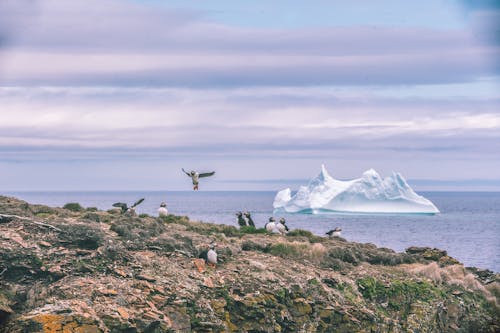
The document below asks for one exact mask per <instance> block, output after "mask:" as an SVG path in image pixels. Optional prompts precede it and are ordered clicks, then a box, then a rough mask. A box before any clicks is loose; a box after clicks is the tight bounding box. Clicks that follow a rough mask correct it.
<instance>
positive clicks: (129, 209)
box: [113, 198, 144, 216]
mask: <svg viewBox="0 0 500 333" xmlns="http://www.w3.org/2000/svg"><path fill="white" fill-rule="evenodd" d="M143 201H144V198H141V199H139V200H137V201H136V202H134V204H133V205H132V206H131V207H128V205H127V204H126V203H123V202H117V203H114V204H113V207H119V208H121V210H122V214H125V213H127V214H129V215H131V216H135V215H136V213H135V207H137V206H139V205H140V204H141V203H142V202H143Z"/></svg>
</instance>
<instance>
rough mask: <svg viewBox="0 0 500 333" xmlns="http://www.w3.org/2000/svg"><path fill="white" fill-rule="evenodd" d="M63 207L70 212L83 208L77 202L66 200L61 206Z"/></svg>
mask: <svg viewBox="0 0 500 333" xmlns="http://www.w3.org/2000/svg"><path fill="white" fill-rule="evenodd" d="M63 208H64V209H67V210H70V211H72V212H81V211H83V210H84V208H83V207H82V206H81V205H80V204H79V203H78V202H68V203H67V204H65V205H64V206H63Z"/></svg>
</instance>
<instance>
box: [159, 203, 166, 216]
mask: <svg viewBox="0 0 500 333" xmlns="http://www.w3.org/2000/svg"><path fill="white" fill-rule="evenodd" d="M167 215H168V209H167V204H166V203H165V202H162V203H161V204H160V208H158V216H167Z"/></svg>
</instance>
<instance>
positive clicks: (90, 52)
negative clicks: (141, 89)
mask: <svg viewBox="0 0 500 333" xmlns="http://www.w3.org/2000/svg"><path fill="white" fill-rule="evenodd" d="M23 8H24V7H23ZM27 15H28V14H27V13H26V10H19V9H17V10H13V13H11V15H8V17H9V22H10V23H9V26H10V27H13V29H14V28H15V27H18V26H21V25H23V26H25V25H26V24H25V21H26V16H27ZM6 16H7V15H6ZM90 22H91V23H90ZM0 52H1V49H0ZM1 53H3V58H5V61H6V65H5V67H6V68H5V69H4V72H3V75H1V77H3V79H2V80H1V81H0V83H2V84H4V85H89V86H91V85H111V86H116V85H123V86H183V87H213V86H220V87H233V86H257V85H269V86H285V85H287V86H312V85H372V84H382V85H389V84H429V83H450V82H471V81H473V80H475V79H477V78H479V77H482V76H488V75H491V73H494V67H493V65H491V66H490V65H489V62H488V60H489V59H495V58H499V57H500V51H499V50H497V49H496V48H492V47H487V46H485V45H482V44H480V43H477V42H476V41H475V37H474V36H473V35H472V34H470V33H468V32H466V31H437V30H426V29H411V28H404V29H402V28H387V27H374V28H370V27H349V28H323V29H302V30H299V29H296V30H276V29H265V30H258V29H242V28H235V27H228V26H223V25H220V24H216V23H213V22H209V21H207V20H205V18H204V17H203V15H202V14H201V13H193V12H186V11H179V10H172V9H167V8H163V7H157V8H152V7H148V6H142V5H140V4H134V3H129V2H123V1H120V2H119V1H113V0H106V1H97V0H93V1H90V3H89V2H88V1H85V2H84V1H72V2H71V3H66V2H61V1H52V0H51V1H44V2H42V3H41V5H40V10H39V13H38V16H37V18H36V19H33V20H32V21H30V24H28V26H27V27H25V28H23V29H22V33H20V34H19V36H18V38H16V40H15V42H12V43H11V46H10V47H9V48H5V47H4V48H3V52H1ZM40 62H43V64H44V66H39V63H40Z"/></svg>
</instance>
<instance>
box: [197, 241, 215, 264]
mask: <svg viewBox="0 0 500 333" xmlns="http://www.w3.org/2000/svg"><path fill="white" fill-rule="evenodd" d="M216 246H217V244H216V243H212V244H210V245H209V247H208V250H203V251H202V252H201V253H200V255H199V256H198V257H199V258H202V259H203V260H205V263H206V264H207V265H209V266H214V267H215V265H216V264H217V252H215V247H216Z"/></svg>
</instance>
